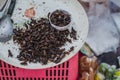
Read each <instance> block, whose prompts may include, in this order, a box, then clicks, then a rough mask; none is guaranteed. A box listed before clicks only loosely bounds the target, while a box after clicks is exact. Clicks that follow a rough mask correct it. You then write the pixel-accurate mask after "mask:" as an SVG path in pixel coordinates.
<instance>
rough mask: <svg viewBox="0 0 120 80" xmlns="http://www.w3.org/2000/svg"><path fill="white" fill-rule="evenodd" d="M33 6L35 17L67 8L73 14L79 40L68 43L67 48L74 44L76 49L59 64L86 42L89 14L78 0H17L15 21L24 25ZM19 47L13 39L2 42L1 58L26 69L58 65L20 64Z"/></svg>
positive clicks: (45, 15) (0, 44)
mask: <svg viewBox="0 0 120 80" xmlns="http://www.w3.org/2000/svg"><path fill="white" fill-rule="evenodd" d="M44 2H45V4H44ZM31 7H34V8H35V11H36V15H35V18H39V17H47V14H48V13H49V12H52V11H54V10H56V9H63V10H66V11H68V12H69V13H70V14H71V15H72V21H73V22H72V23H73V24H72V26H71V27H74V29H75V30H76V31H77V36H78V40H75V41H73V44H69V43H67V44H66V46H65V48H66V49H69V48H70V47H71V46H74V47H75V49H74V51H73V52H71V53H70V55H67V56H66V57H65V58H64V59H63V60H62V61H61V62H60V63H58V64H61V63H63V62H65V61H67V60H68V59H70V58H71V57H73V56H74V55H75V54H76V53H77V52H78V51H79V50H80V48H81V47H82V45H83V44H84V42H85V40H86V37H87V34H88V19H87V15H86V13H85V11H84V9H83V7H82V6H81V5H80V3H79V2H78V1H77V0H17V3H16V7H15V10H14V13H13V16H12V19H13V21H14V23H17V24H18V25H23V23H24V22H25V21H27V20H28V19H27V18H26V17H24V16H23V15H24V11H25V10H26V9H29V8H31ZM20 9H21V10H20ZM14 27H15V26H14ZM70 29H71V28H70ZM18 48H19V46H18V45H17V44H14V42H13V40H10V41H9V44H8V43H0V59H1V60H3V61H5V62H7V63H9V64H11V65H14V66H17V67H20V68H26V69H43V68H49V67H53V66H56V65H58V64H55V63H52V62H50V63H48V64H47V65H42V64H40V63H37V64H33V63H30V64H28V65H27V66H23V65H20V61H19V60H18V59H17V58H16V56H17V55H18V54H19V52H20V51H19V49H18ZM9 49H10V50H11V52H12V54H13V55H14V56H13V58H10V57H9V58H8V50H9Z"/></svg>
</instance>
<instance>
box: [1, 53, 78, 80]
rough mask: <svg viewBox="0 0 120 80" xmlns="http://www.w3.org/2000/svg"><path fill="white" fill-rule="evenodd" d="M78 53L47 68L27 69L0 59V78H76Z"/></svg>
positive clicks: (46, 79)
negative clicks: (63, 61)
mask: <svg viewBox="0 0 120 80" xmlns="http://www.w3.org/2000/svg"><path fill="white" fill-rule="evenodd" d="M78 56H79V55H78V54H77V55H76V56H74V57H73V58H71V59H70V60H69V61H67V62H65V63H63V64H61V65H58V66H55V67H52V68H48V69H39V70H27V69H21V68H17V67H14V66H11V65H9V64H7V63H5V62H3V61H0V80H78Z"/></svg>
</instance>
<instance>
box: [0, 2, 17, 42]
mask: <svg viewBox="0 0 120 80" xmlns="http://www.w3.org/2000/svg"><path fill="white" fill-rule="evenodd" d="M8 1H9V0H8ZM15 3H16V0H11V3H10V6H9V7H8V12H7V15H5V16H4V17H2V18H1V19H0V42H6V41H9V40H10V39H11V37H12V34H13V24H12V22H11V19H10V16H11V15H12V13H13V9H14V6H15ZM6 6H8V5H6Z"/></svg>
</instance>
